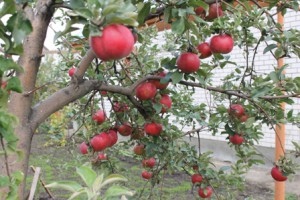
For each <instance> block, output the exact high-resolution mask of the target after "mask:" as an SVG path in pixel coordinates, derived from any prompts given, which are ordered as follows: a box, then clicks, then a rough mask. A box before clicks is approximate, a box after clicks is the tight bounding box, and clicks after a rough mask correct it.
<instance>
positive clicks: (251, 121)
mask: <svg viewBox="0 0 300 200" xmlns="http://www.w3.org/2000/svg"><path fill="white" fill-rule="evenodd" d="M254 123H255V117H250V118H248V119H247V121H246V122H245V126H246V128H251V126H253V124H254Z"/></svg>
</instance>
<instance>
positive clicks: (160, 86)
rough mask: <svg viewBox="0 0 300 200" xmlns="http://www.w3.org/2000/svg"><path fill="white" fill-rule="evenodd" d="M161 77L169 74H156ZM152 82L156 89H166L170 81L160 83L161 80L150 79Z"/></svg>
mask: <svg viewBox="0 0 300 200" xmlns="http://www.w3.org/2000/svg"><path fill="white" fill-rule="evenodd" d="M156 75H158V76H160V77H165V76H166V75H167V72H160V73H158V74H156ZM149 82H150V83H152V84H153V85H155V87H156V89H160V90H164V89H166V88H167V87H168V85H169V83H160V80H150V81H149Z"/></svg>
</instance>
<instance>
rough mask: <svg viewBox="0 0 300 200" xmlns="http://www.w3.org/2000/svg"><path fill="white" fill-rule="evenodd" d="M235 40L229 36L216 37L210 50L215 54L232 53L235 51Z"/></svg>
mask: <svg viewBox="0 0 300 200" xmlns="http://www.w3.org/2000/svg"><path fill="white" fill-rule="evenodd" d="M233 45H234V42H233V39H232V37H231V36H230V35H228V34H219V35H215V36H213V37H212V38H211V40H210V44H209V46H210V50H211V51H212V52H213V53H223V54H227V53H230V52H231V51H232V49H233Z"/></svg>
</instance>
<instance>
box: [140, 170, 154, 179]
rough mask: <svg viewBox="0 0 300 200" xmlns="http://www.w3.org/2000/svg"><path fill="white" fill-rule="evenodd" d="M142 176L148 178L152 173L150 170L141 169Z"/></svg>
mask: <svg viewBox="0 0 300 200" xmlns="http://www.w3.org/2000/svg"><path fill="white" fill-rule="evenodd" d="M142 177H143V178H144V179H150V178H151V177H152V173H151V172H147V171H143V172H142Z"/></svg>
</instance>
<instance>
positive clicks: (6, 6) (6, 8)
mask: <svg viewBox="0 0 300 200" xmlns="http://www.w3.org/2000/svg"><path fill="white" fill-rule="evenodd" d="M15 11H16V5H15V2H14V1H13V0H4V1H3V5H2V7H1V9H0V18H1V17H2V16H4V15H6V14H13V13H14V12H15Z"/></svg>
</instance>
